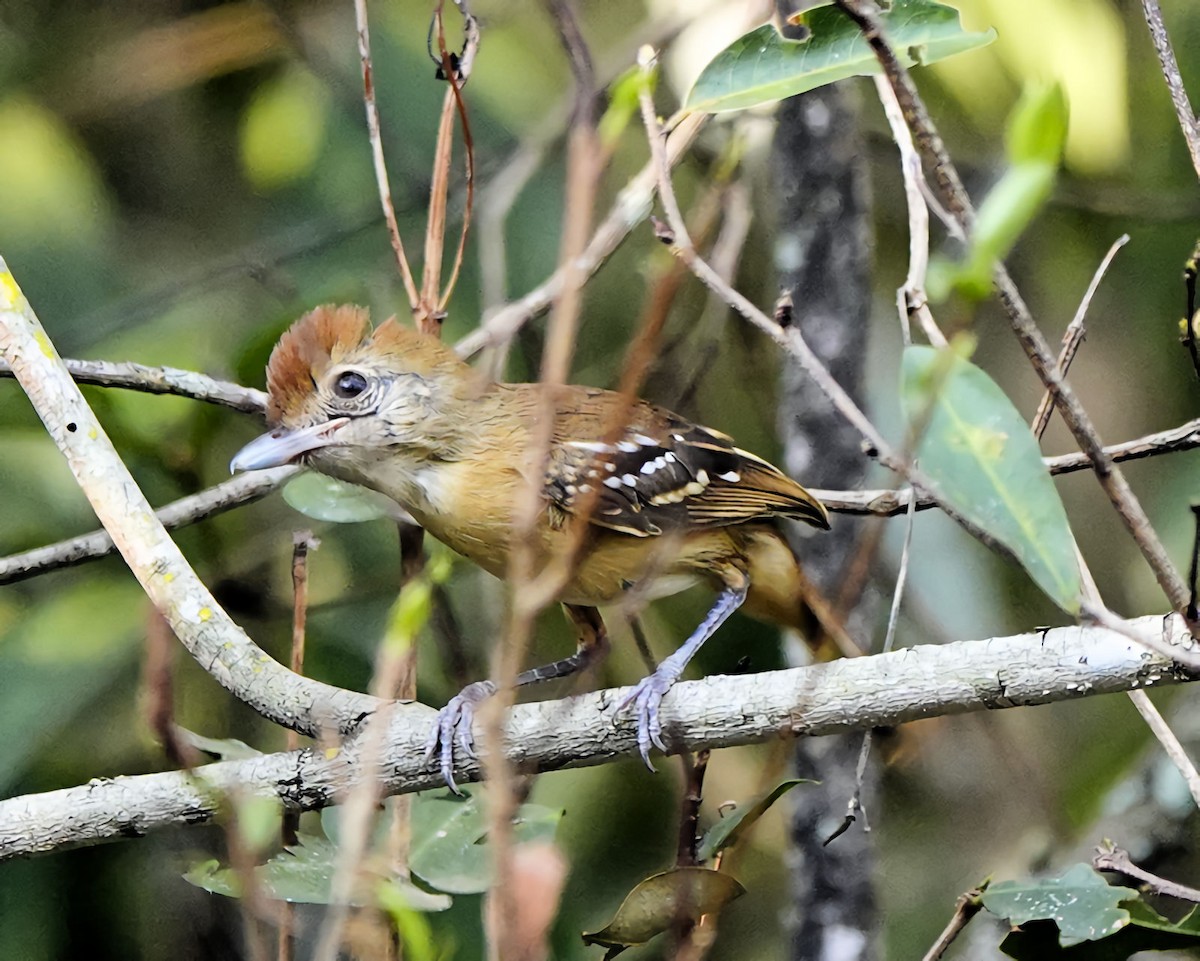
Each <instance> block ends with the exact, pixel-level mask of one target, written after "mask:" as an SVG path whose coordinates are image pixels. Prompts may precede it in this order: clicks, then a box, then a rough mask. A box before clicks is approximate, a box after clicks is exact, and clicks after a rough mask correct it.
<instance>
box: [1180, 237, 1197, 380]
mask: <svg viewBox="0 0 1200 961" xmlns="http://www.w3.org/2000/svg"><path fill="white" fill-rule="evenodd" d="M1197 273H1200V240H1198V241H1196V246H1195V247H1193V248H1192V254H1191V256H1190V257H1188V259H1187V261H1186V263H1184V265H1183V289H1184V314H1183V331H1182V333H1181V335H1180V338H1179V340H1180V343H1182V344H1183V347H1184V349H1185V350H1186V351H1187V352H1188V356H1189V357H1190V358H1191V359H1192V370H1194V371H1195V372H1196V379H1197V380H1200V343H1198V342H1197V341H1198V340H1200V338H1198V337H1197V333H1198V332H1200V311H1197V309H1196V275H1197Z"/></svg>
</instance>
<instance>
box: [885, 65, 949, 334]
mask: <svg viewBox="0 0 1200 961" xmlns="http://www.w3.org/2000/svg"><path fill="white" fill-rule="evenodd" d="M875 90H876V92H877V93H878V94H879V100H880V102H881V103H882V104H883V112H884V115H885V116H886V117H887V122H888V126H889V127H891V130H892V139H893V140H894V141H895V142H896V147H897V148H898V149H899V151H900V172H901V174H902V175H903V177H904V197H905V200H906V202H907V205H908V274H907V275H906V276H905V278H904V286H903V287H901V288H900V289H899V290H897V291H896V307H897V310H898V311H899V313H900V323H901V329H902V331H903V334H904V342H905V344H908V343H910V342H911V336H910V334H909V326H908V319H909V317H910V316H913V315H915V316H916V318H917V320H918V322H919V323H920V324H921V329H922V330H923V331H924V332H925V337H926V338H927V339H928V341H929V343H930V344H932V345H933V346H934V347H945V346H946V336H945V335H944V334H943V333H942V331H941V329H940V328H939V327H938V325H937V322H936V321H934V319H933V313H932V312H931V311H930V310H929V298H928V295H927V294H926V292H925V275H926V273H927V272H928V270H929V206H928V204H927V203H926V201H925V195H924V193H923V192H922V190H921V185H922V183H923V182H924V180H925V177H924V175H923V174H922V172H921V158H920V157H919V156H917V149H916V147H914V146H913V142H912V134H911V133H910V132H909V129H908V126H907V125H906V124H905V123H904V114H903V112H902V111H901V110H900V103H899V101H898V100H897V99H896V94H895V92H894V91H893V90H892V88H891V87H890V86H888V83H887V81H886V80H885V79H884V78H883V77H882V76H880V75H878V74H876V76H875Z"/></svg>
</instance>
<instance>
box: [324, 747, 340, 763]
mask: <svg viewBox="0 0 1200 961" xmlns="http://www.w3.org/2000/svg"><path fill="white" fill-rule="evenodd" d="M337 756H338V748H336V747H327V748H325V760H326V761H332V760H333V759H334V758H335V757H337Z"/></svg>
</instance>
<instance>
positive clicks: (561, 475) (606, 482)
mask: <svg viewBox="0 0 1200 961" xmlns="http://www.w3.org/2000/svg"><path fill="white" fill-rule="evenodd" d="M267 387H268V397H269V399H268V404H267V421H268V424H269V426H270V427H271V431H270V433H268V434H264V435H263V436H262V437H259V438H258V439H257V440H254V441H252V442H251V443H249V444H247V445H246V446H245V447H244V448H242V450H241V451H239V452H238V454H237V455H236V456H235V457H234V459H233V461H232V463H231V465H230V467H231V469H233V470H255V469H259V468H264V467H273V466H277V465H280V464H286V463H292V462H300V463H303V464H304V465H306V466H308V467H311V468H312V469H314V470H317V471H320V472H321V473H324V474H328V475H330V476H332V477H336V478H338V479H340V480H344V481H349V482H351V483H354V484H361V485H362V486H364V487H369V488H371V489H373V490H376V491H379V492H381V493H383V494H385V495H387V496H388V497H390V498H392V499H393V500H395V501H397V502H398V503H399V504H400V505H401V506H402V507H404V508H405V509H407V510H408V511H409V513H411V514H412V516H413V517H414V518H415V519H416V520H417V522H418V523H419V524H420V525H421V526H422V527H423V528H425V530H426V531H428V532H429V533H430V534H431V535H433V536H434V537H436V538H437V539H438V540H440V541H442V542H443V543H445V544H447V545H448V546H449V547H451V548H453V549H454V550H455V551H457V552H458V553H460V554H462V555H464V556H465V557H468V558H470V559H471V560H472V561H474V562H475V563H476V564H478V565H479V566H480V567H482V568H483V569H484V570H486V571H488V572H489V573H491V574H494V575H496V576H497V577H500V578H504V577H506V576H507V574H508V556H509V548H510V543H511V541H512V538H513V512H514V505H515V504H516V502H517V499H518V494H519V492H520V491H521V490H522V489H523V485H528V484H530V483H531V482H534V481H536V483H537V484H539V485H540V487H541V495H542V500H543V503H544V507H543V509H542V511H541V513H540V515H539V517H538V521H537V526H536V537H537V538H538V540H539V541H540V544H539V545H538V546H539V547H540V548H541V549H542V550H543V551H544V552H545V556H548V557H553V556H556V552H561V551H562V550H563V549H564V546H565V544H566V543H567V541H568V540H569V539H570V538H571V531H572V528H573V526H574V524H573V523H572V521H573V519H575V518H579V517H580V516H581V514H582V512H585V511H586V512H588V513H587V515H586V525H585V530H584V536H583V538H582V541H581V544H580V548H579V551H578V554H577V556H576V558H575V560H574V566H573V569H572V570H571V574H570V577H569V579H568V580H567V581H566V584H565V586H564V587H563V588H562V590H561V593H560V594H559V597H558V600H560V601H561V602H562V603H563V604H564V605H565V607H566V610H567V613H568V616H569V617H570V618H571V619H572V621H573V622H574V623H575V625H576V626H577V628H578V629H579V632H580V644H579V648H578V650H577V651H576V653H575V654H573V655H572V656H570V657H567V658H564V659H563V660H561V661H556V662H555V663H553V664H550V665H546V666H545V667H541V668H535V669H533V670H529V671H526V672H524V673H523V674H521V675H520V676H519V677H518V679H517V683H518V684H527V683H531V682H533V681H539V680H543V679H547V678H552V677H561V676H564V675H566V674H569V673H572V672H573V671H576V670H579V669H580V668H582V667H583V666H585V665H586V664H587V663H589V661H590V660H591V659H593V658H594V657H595V656H597V654H598V653H600V652H601V651H603V649H604V648H605V646H606V643H607V642H606V637H605V631H604V624H603V621H602V620H601V619H600V617H599V614H598V613H597V612H596V610H595V609H596V607H597V606H600V605H604V604H610V603H612V602H614V601H616V600H618V599H620V598H621V597H622V596H623V595H625V594H626V593H627V592H628V591H630V590H631V589H634V588H635V587H636V588H639V589H642V588H644V589H645V590H646V591H647V593H650V594H654V593H659V594H661V593H670V592H672V591H676V590H682V589H683V588H685V587H687V586H688V585H690V584H692V583H695V582H697V581H701V582H706V583H708V584H710V585H711V586H712V587H713V588H714V589H715V590H716V591H717V599H716V602H715V603H714V605H713V607H712V609H711V610H710V611H709V612H708V614H707V616H706V617H705V618H704V620H703V622H702V623H701V624H700V626H699V627H698V628H697V629H696V630H695V632H694V633H693V634H692V635H691V637H689V638H688V639H687V640H686V641H685V642H684V643H683V644H682V645H681V646H680V647H679V648H678V649H677V650H676V651H675V652H674V653H673V654H671V655H670V656H669V657H667V658H666V659H665V660H664V661H663V662H662V663H661V664H660V665H659V666H658V668H657V669H656V670H655V671H654V673H652V674H651V675H650V676H648V677H647V678H645V679H644V680H643V681H642V682H641V683H640V684H639V685H638V686H637V687H636V688H635V689H634V691H633V693H632V694H631V695H630V696H629V698H627V699H626V701H625V703H624V705H622V706H623V707H627V706H629V705H631V704H632V705H633V706H634V709H635V712H636V715H637V740H638V747H639V750H640V752H641V755H642V758H643V759H644V760H645V761H646V763H647V765H649V763H650V761H649V752H650V746H651V745H652V744H653V745H656V746H657V747H659V748H660V749H664V750H665V745H664V743H663V739H662V727H661V722H660V720H659V705H660V703H661V701H662V699H663V695H664V694H666V692H667V691H668V690H669V689H670V688H671V685H672V684H674V683H675V682H676V681H677V680H678V679H679V677H680V675H681V674H682V672H683V669H684V667H685V666H686V665H687V663H688V661H689V660H691V658H692V657H693V656H694V655H695V653H696V652H697V651H698V650H699V649H700V647H701V645H702V644H703V643H704V642H705V641H706V640H707V639H708V638H709V637H711V636H712V634H713V633H714V632H715V631H716V630H717V628H718V627H719V626H720V625H721V624H722V623H723V622H724V621H725V619H726V618H728V617H729V615H730V614H731V613H733V611H734V610H735V609H736V608H738V607H739V606H742V605H744V607H745V609H746V610H747V611H748V612H749V613H750V614H752V615H755V616H758V617H760V618H763V619H766V620H769V621H774V622H776V623H779V624H784V625H790V626H796V627H801V626H802V625H803V619H804V617H805V606H804V604H803V603H802V601H801V594H802V591H803V578H802V575H801V573H800V568H799V565H798V562H797V560H796V557H795V555H794V554H793V553H792V550H791V549H790V547H789V546H788V544H787V542H786V541H785V540H784V538H783V535H782V534H781V533H780V531H779V529H778V526H777V523H776V519H777V518H780V517H790V518H795V519H797V520H801V521H805V522H806V523H808V524H811V525H813V526H814V527H818V528H822V529H828V527H829V520H828V517H827V515H826V513H825V508H824V507H823V506H822V504H821V503H820V501H818V500H817V499H816V498H814V497H813V496H812V495H811V494H809V493H808V491H806V490H805V489H804V488H803V487H801V486H800V485H799V484H797V483H796V482H795V481H793V480H792V479H791V478H789V477H788V476H787V475H785V474H784V473H783V472H782V471H780V470H779V469H778V468H776V467H774V466H772V465H771V464H769V463H768V462H767V461H765V460H762V459H761V458H759V457H756V456H755V455H753V454H751V453H748V452H747V451H744V450H742V449H740V448H738V447H736V446H734V443H733V441H732V440H731V439H730V438H729V437H727V436H725V435H724V434H721V433H719V432H717V431H714V430H710V429H709V428H706V427H700V426H698V425H696V424H693V423H690V422H689V421H687V420H685V419H684V418H682V417H680V416H678V415H677V414H673V413H671V412H670V411H668V410H664V409H663V408H661V407H655V406H653V405H652V404H648V403H646V402H644V401H634V402H633V403H632V405H630V404H629V403H628V402H627V401H626V400H625V399H624V398H622V397H621V396H620V395H619V394H616V393H613V392H612V391H607V390H597V389H594V388H590V387H565V388H557V389H553V390H554V391H555V392H554V394H553V397H554V402H553V403H554V406H553V410H554V425H553V434H552V439H551V443H550V449H549V456H548V457H545V458H537V452H536V451H534V450H532V447H533V445H532V443H531V438H532V437H533V436H535V435H534V433H533V431H534V427H535V424H536V423H537V421H538V418H539V417H544V416H545V411H546V410H547V409H548V408H547V404H546V393H545V392H546V391H547V390H552V388H549V387H546V386H544V385H540V384H501V383H494V382H490V381H488V380H486V379H484V378H483V377H481V376H480V375H479V374H478V373H477V372H476V371H475V370H473V369H472V368H470V367H468V366H467V365H466V364H465V363H463V361H462V360H460V359H459V358H458V356H457V355H456V354H455V353H454V351H453V350H451V349H450V348H449V347H447V346H446V345H445V344H443V343H442V342H441V341H439V340H437V339H436V338H433V337H430V336H427V335H424V334H420V333H417V332H416V331H414V330H411V329H408V328H406V327H403V326H401V325H400V324H399V323H397V322H396V320H395V319H394V318H393V319H391V320H388V321H387V322H385V323H383V324H381V325H380V326H379V327H378V328H376V329H374V330H372V329H371V325H370V321H369V319H368V316H367V312H366V310H364V309H362V308H360V307H352V306H336V307H335V306H325V307H318V308H317V309H315V310H313V311H312V312H310V313H308V314H306V315H305V316H303V317H301V318H300V319H299V320H298V321H296V323H295V324H293V325H292V327H291V328H290V329H289V330H288V331H287V332H286V333H285V334H284V335H283V337H282V339H281V340H280V341H279V343H278V345H277V346H276V347H275V349H274V351H273V352H272V354H271V359H270V362H269V364H268V366H267ZM543 453H544V452H543ZM539 464H540V467H539V466H535V465H539ZM539 471H540V472H541V476H539V477H536V478H535V477H533V476H531V475H534V474H536V473H538V472H539ZM494 692H495V686H494V685H493V684H492V683H491V682H488V681H482V682H476V683H475V684H471V685H468V686H467V687H466V688H465V689H464V690H463V691H462V693H461V694H459V695H458V696H457V697H455V698H454V699H453V700H451V702H450V703H449V704H448V705H447V706H446V707H445V708H444V709H443V710H442V712H441V714H440V715H439V719H438V722H437V724H436V726H435V728H434V730H433V732H432V733H431V735H430V740H429V745H428V747H429V754H430V756H431V757H432V756H433V754H434V753H436V752H438V748H439V745H440V762H441V769H442V773H443V775H444V777H445V778H446V781H447V783H449V784H450V785H451V786H452V787H453V786H454V784H453V778H452V768H453V761H454V752H455V748H456V745H457V746H458V747H459V748H461V749H462V750H464V751H465V752H467V753H468V754H470V753H472V749H473V742H472V733H471V722H472V718H473V714H474V709H475V706H476V705H477V704H478V703H479V702H480V701H482V700H483V699H484V698H486V697H487V696H489V695H490V694H492V693H494Z"/></svg>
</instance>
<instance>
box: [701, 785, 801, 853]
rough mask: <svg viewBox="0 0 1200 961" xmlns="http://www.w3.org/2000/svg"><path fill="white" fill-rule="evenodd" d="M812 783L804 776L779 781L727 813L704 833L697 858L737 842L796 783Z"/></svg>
mask: <svg viewBox="0 0 1200 961" xmlns="http://www.w3.org/2000/svg"><path fill="white" fill-rule="evenodd" d="M813 783H815V782H813V781H809V780H806V779H804V778H793V779H792V780H789V781H781V782H780V783H779V784H776V785H775V787H773V788H771V790H770V791H768V792H767V793H766V794H764V795H763V796H762V797H760V798H759V799H758V800H757V801H755V802H754V803H753V804H749V805H746V806H744V807H739V808H736V809H735V810H734V811H733V812H732V813H731V814H727V815H726V816H725V817H723V818H721V820H720V821H718V822H717V823H716V824H714V825H713V826H712V827H711V828H709V829H708V833H707V834H705V835H704V841H703V843H701V845H700V851H699V854H698V857H699V859H700V860H701V861H708V860H710V859H711V858H712V857H713V855H715V854H716V853H717V852H718V851H722V850H724V849H725V848H727V847H732V846H733V845H734V844H737V842H738V840H739V839H740V838H741V836H742V835H743V834H744V833H745V832H746V831H748V830H749V829H750V827H751V825H753V824H754V822H755V821H757V820H758V819H759V818H760V817H762V816H763V815H764V814H765V813H766V812H767V809H768V808H769V807H770V806H771V805H772V804H774V803H775V802H776V801H778V800H779V799H780V798H781V797H783V796H784V795H785V794H787V792H788V791H790V790H791V789H792V788H794V787H796V785H798V784H813Z"/></svg>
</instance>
